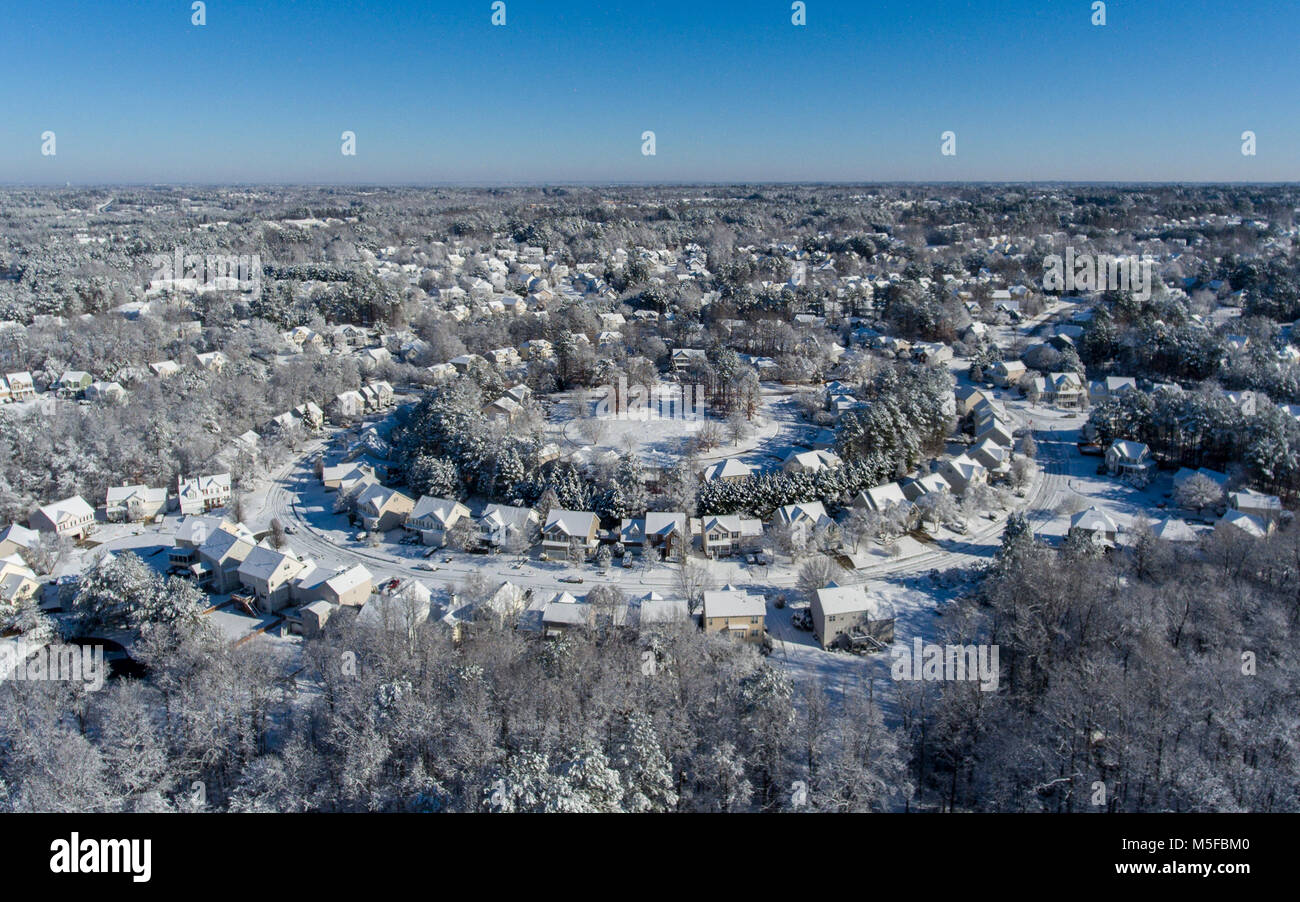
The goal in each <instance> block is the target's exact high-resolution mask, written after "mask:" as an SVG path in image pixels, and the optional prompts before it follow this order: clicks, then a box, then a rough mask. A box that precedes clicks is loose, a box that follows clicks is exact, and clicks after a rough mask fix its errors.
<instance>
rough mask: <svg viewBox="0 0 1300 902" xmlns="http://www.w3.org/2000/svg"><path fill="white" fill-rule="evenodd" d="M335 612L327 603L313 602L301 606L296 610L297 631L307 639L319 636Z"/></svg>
mask: <svg viewBox="0 0 1300 902" xmlns="http://www.w3.org/2000/svg"><path fill="white" fill-rule="evenodd" d="M335 610H336V608H335V606H334V605H332V604H330V603H329V602H328V601H313V602H311V603H310V604H305V605H303V606H302V607H301V608H299V609H298V629H299V631H300V632H301V633H302V634H303V636H304V637H306V638H308V639H310V638H312V637H313V636H318V635H320V631H321V630H323V629H324V628H325V624H326V623H328V622H329V619H330V617H331V616H332V615H333V614H334V611H335Z"/></svg>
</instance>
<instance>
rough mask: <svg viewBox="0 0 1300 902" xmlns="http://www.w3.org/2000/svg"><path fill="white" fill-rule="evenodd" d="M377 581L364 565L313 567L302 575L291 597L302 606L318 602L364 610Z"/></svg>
mask: <svg viewBox="0 0 1300 902" xmlns="http://www.w3.org/2000/svg"><path fill="white" fill-rule="evenodd" d="M374 586H375V580H374V577H373V576H371V574H370V571H369V570H367V569H366V568H365V567H364V566H363V565H361V564H353V565H352V566H351V567H340V568H338V569H336V570H331V569H328V568H325V567H316V566H313V567H311V568H310V569H308V570H306V571H304V572H303V573H301V574H299V576H298V578H297V579H296V580H295V581H294V584H293V586H292V587H291V589H290V594H291V595H292V596H293V597H294V599H295V600H297V601H299V602H300V603H310V602H315V601H324V602H328V603H329V604H331V605H351V606H352V607H357V608H359V607H361V606H362V605H363V604H365V603H366V600H367V599H369V598H370V593H371V592H373V591H374Z"/></svg>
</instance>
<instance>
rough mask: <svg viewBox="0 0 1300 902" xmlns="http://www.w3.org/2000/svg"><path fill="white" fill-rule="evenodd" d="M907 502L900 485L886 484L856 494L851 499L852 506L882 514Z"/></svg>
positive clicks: (895, 483)
mask: <svg viewBox="0 0 1300 902" xmlns="http://www.w3.org/2000/svg"><path fill="white" fill-rule="evenodd" d="M908 500H909V499H908V497H907V495H906V493H904V491H903V487H902V486H901V485H899V484H898V483H897V482H887V483H885V484H884V485H877V486H872V487H871V488H869V489H863V490H862V491H861V492H858V496H857V497H856V498H854V499H853V506H854V507H857V508H865V509H866V510H869V511H876V512H878V513H882V514H883V513H884V512H885V511H887V510H889V509H890V508H891V507H894V506H895V505H898V504H907V503H908Z"/></svg>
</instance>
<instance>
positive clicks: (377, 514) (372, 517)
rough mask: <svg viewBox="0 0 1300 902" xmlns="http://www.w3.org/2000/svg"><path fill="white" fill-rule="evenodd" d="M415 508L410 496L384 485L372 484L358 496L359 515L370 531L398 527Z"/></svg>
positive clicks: (381, 530) (382, 530) (385, 530)
mask: <svg viewBox="0 0 1300 902" xmlns="http://www.w3.org/2000/svg"><path fill="white" fill-rule="evenodd" d="M414 509H415V502H414V501H412V500H411V499H410V498H409V497H407V496H406V495H403V494H402V493H401V492H399V491H397V489H390V488H388V487H387V486H383V485H372V486H370V487H369V488H367V489H366V490H365V491H364V492H362V493H361V494H360V495H359V496H358V497H357V516H359V517H360V518H361V522H362V523H363V524H364V525H365V527H366V529H367V530H369V531H370V532H388V530H390V529H397V528H398V527H399V526H402V525H404V524H405V523H406V518H407V516H408V515H409V514H410V513H411V511H413V510H414Z"/></svg>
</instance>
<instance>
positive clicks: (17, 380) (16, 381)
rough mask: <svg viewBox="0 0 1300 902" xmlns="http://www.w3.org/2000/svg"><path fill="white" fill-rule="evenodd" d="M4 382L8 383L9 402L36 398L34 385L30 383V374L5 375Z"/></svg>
mask: <svg viewBox="0 0 1300 902" xmlns="http://www.w3.org/2000/svg"><path fill="white" fill-rule="evenodd" d="M5 381H6V382H8V383H9V398H10V400H12V401H30V400H31V399H32V398H35V397H36V383H34V382H33V381H32V374H31V373H28V372H22V373H6V374H5Z"/></svg>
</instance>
